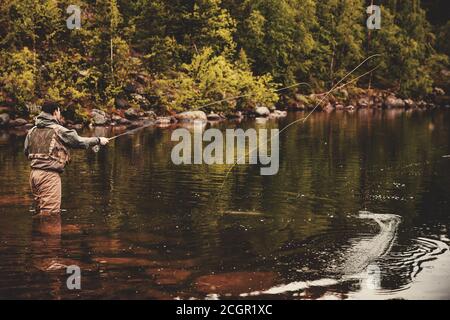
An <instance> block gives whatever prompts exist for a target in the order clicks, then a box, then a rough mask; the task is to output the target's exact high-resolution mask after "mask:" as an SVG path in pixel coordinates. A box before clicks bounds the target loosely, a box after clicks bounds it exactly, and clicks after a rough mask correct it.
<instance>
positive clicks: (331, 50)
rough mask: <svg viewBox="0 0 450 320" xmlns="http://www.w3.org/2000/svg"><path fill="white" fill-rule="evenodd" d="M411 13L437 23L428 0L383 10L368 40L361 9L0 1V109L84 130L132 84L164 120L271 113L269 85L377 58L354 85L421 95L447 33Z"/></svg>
mask: <svg viewBox="0 0 450 320" xmlns="http://www.w3.org/2000/svg"><path fill="white" fill-rule="evenodd" d="M70 4H77V5H79V6H80V7H81V9H82V28H81V29H79V30H69V29H68V28H67V27H66V26H65V24H66V19H67V17H68V15H67V13H66V8H67V6H68V5H70ZM422 4H425V5H426V6H427V8H430V10H432V11H431V13H432V14H433V15H437V13H439V10H437V9H436V8H437V6H435V5H432V3H431V2H430V1H421V0H411V1H396V0H389V1H386V2H385V3H384V4H383V5H382V26H381V29H380V30H371V31H369V30H368V29H367V28H366V23H365V22H366V19H367V14H366V12H365V9H366V6H367V5H368V3H367V1H363V0H346V1H341V0H323V1H313V0H255V1H249V0H227V1H225V0H196V1H185V0H171V1H166V0H136V1H130V0H97V1H91V0H89V1H88V0H74V1H72V0H60V1H56V0H3V1H1V2H0V86H1V87H0V99H3V100H8V101H9V100H12V101H14V102H15V103H16V105H17V109H22V110H25V109H24V106H25V104H26V103H28V102H31V103H36V102H40V101H42V99H45V98H52V99H55V100H58V101H61V102H62V103H63V104H64V105H66V106H67V112H69V113H71V114H73V115H74V116H75V117H79V118H80V119H84V118H85V116H86V114H87V110H89V108H92V107H93V106H95V107H104V108H112V107H113V103H114V101H115V99H116V98H117V97H125V98H126V99H127V100H128V102H129V103H131V104H133V97H132V96H131V95H130V93H129V92H127V90H126V88H127V86H129V85H130V84H131V85H132V86H136V83H137V82H139V81H140V82H139V83H138V84H139V87H140V91H141V93H142V94H144V95H146V96H145V98H146V99H147V100H149V101H151V103H152V104H153V105H154V106H155V107H159V108H161V109H164V110H166V111H168V112H172V111H178V110H186V109H190V108H202V107H203V106H205V105H207V107H204V109H205V110H206V111H224V112H228V111H233V110H235V109H245V108H254V107H255V106H256V105H257V104H265V105H269V106H271V105H273V104H274V103H276V102H277V100H278V96H277V94H276V92H275V91H274V88H275V86H274V82H276V83H280V84H282V85H284V86H289V85H291V84H293V83H297V82H303V81H305V82H308V83H309V84H310V88H311V89H309V90H310V91H309V92H308V93H313V92H318V91H319V92H323V91H325V89H329V88H330V87H331V86H332V85H333V84H335V83H336V82H337V81H338V80H339V79H341V78H342V77H343V76H344V75H345V74H347V72H349V71H350V70H351V69H353V67H355V66H356V65H357V64H358V63H359V62H360V61H362V60H363V59H364V58H365V57H367V56H369V55H371V54H374V53H381V54H382V55H383V56H382V57H380V58H377V59H376V60H375V59H374V60H373V61H371V62H370V63H369V64H368V65H367V66H366V67H365V69H364V71H366V70H368V68H370V67H374V66H375V65H379V68H378V69H377V70H376V71H375V72H373V73H372V76H371V77H366V78H363V79H361V81H359V85H364V86H366V85H369V83H368V79H369V78H370V79H371V83H370V84H371V85H372V86H374V87H387V88H393V89H396V90H398V92H400V93H401V94H403V95H404V96H409V95H412V96H425V95H427V94H428V93H429V92H431V90H432V88H433V86H434V85H436V83H438V84H441V82H442V81H443V78H442V77H441V78H439V75H441V74H442V73H441V70H442V69H444V68H447V67H448V55H449V46H448V38H449V34H450V31H449V30H450V24H449V23H448V22H447V23H445V21H442V19H439V22H438V23H437V24H436V25H434V27H435V29H434V31H435V33H433V29H432V26H431V25H430V23H429V18H427V16H426V12H425V10H424V9H423V8H422ZM362 71H363V69H361V72H362ZM142 75H145V77H142ZM143 78H144V79H145V80H142V79H143ZM151 79H153V80H151ZM436 81H437V82H436ZM290 93H295V90H291V91H290ZM303 93H305V92H303ZM242 95H244V97H242V98H240V99H237V100H233V99H230V100H227V99H229V98H231V97H235V96H242ZM217 100H227V101H224V102H222V103H220V104H216V105H213V104H211V103H212V102H214V101H217ZM0 102H1V101H0Z"/></svg>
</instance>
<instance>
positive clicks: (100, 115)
mask: <svg viewBox="0 0 450 320" xmlns="http://www.w3.org/2000/svg"><path fill="white" fill-rule="evenodd" d="M325 96H326V93H322V94H310V95H301V94H295V95H294V96H293V97H282V98H281V100H280V103H279V105H280V106H284V108H283V110H279V109H275V108H272V109H270V108H268V107H265V106H257V107H255V108H254V109H251V110H241V111H235V112H233V113H228V114H224V113H209V114H207V113H205V112H204V111H198V110H197V111H185V112H181V113H174V114H171V115H164V116H163V115H157V114H156V113H155V112H154V111H152V110H143V109H141V108H135V107H128V108H126V109H122V108H116V109H114V111H113V112H106V111H103V110H100V109H92V110H90V112H89V120H88V121H86V122H84V123H77V122H74V121H72V120H70V119H69V120H67V121H66V122H65V125H66V126H68V127H71V128H74V129H82V128H83V127H86V126H90V127H102V126H112V127H116V126H117V127H125V128H127V129H134V128H137V127H141V126H148V125H151V124H154V125H155V126H157V127H169V126H172V125H175V124H177V123H186V122H192V121H203V122H221V121H226V120H241V119H244V118H282V117H285V116H287V110H289V111H311V110H314V108H315V107H316V106H317V105H318V104H319V102H320V101H321V102H320V104H319V106H318V107H317V108H316V111H318V112H333V111H335V110H336V111H347V112H353V111H356V110H359V109H405V110H406V109H412V110H414V109H417V110H433V109H436V108H450V96H447V95H446V93H445V92H444V90H443V89H440V88H435V89H434V90H433V93H432V94H431V95H430V96H429V97H427V99H426V100H418V101H415V100H412V99H402V98H399V97H397V96H396V95H395V93H393V92H391V91H387V90H374V89H372V90H359V91H358V92H356V93H355V92H352V93H349V92H347V91H346V90H345V89H344V90H341V91H339V95H329V96H328V97H326V98H324V97H325ZM322 100H323V101H322ZM38 110H39V107H37V108H36V107H34V114H36V113H37V112H36V111H38ZM10 114H11V112H10V109H9V108H8V107H0V129H9V128H12V129H25V130H27V129H29V128H31V127H32V126H33V123H34V117H33V116H29V117H27V118H22V117H14V118H13V117H12V116H10Z"/></svg>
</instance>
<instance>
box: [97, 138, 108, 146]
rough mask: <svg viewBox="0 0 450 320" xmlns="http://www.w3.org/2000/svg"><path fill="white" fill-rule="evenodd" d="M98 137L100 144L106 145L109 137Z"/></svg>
mask: <svg viewBox="0 0 450 320" xmlns="http://www.w3.org/2000/svg"><path fill="white" fill-rule="evenodd" d="M99 139H100V144H101V145H102V146H106V145H107V144H108V143H109V139H108V138H105V137H100V138H99Z"/></svg>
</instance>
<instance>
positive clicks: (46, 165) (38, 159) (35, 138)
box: [28, 126, 70, 172]
mask: <svg viewBox="0 0 450 320" xmlns="http://www.w3.org/2000/svg"><path fill="white" fill-rule="evenodd" d="M57 130H58V129H57V127H56V126H55V127H45V128H37V127H34V128H32V129H31V130H30V133H29V135H28V141H29V151H28V159H29V160H31V167H32V168H34V169H42V170H52V171H58V172H62V171H64V167H65V166H66V164H67V163H68V162H69V161H70V153H69V150H68V149H67V148H66V146H65V145H64V143H62V141H61V139H60V138H59V136H58V134H57Z"/></svg>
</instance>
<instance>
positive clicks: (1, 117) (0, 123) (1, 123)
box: [0, 113, 11, 127]
mask: <svg viewBox="0 0 450 320" xmlns="http://www.w3.org/2000/svg"><path fill="white" fill-rule="evenodd" d="M10 120H11V119H10V118H9V114H7V113H2V114H0V127H5V126H7V125H8V124H9V121H10Z"/></svg>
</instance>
